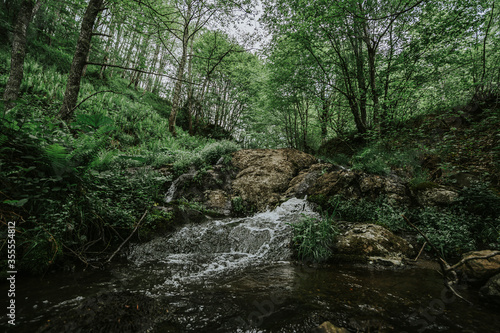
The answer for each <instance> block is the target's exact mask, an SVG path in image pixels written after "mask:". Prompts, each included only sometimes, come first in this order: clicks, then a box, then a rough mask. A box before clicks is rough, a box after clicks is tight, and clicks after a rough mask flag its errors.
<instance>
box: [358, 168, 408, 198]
mask: <svg viewBox="0 0 500 333" xmlns="http://www.w3.org/2000/svg"><path fill="white" fill-rule="evenodd" d="M359 187H360V190H361V193H362V195H363V196H365V197H366V196H369V197H370V198H372V199H376V198H377V197H378V196H380V195H385V196H386V197H387V199H388V200H389V202H390V203H392V204H409V203H410V198H409V196H408V193H407V190H406V188H407V187H406V184H405V183H404V182H403V180H402V179H401V178H400V177H398V176H397V175H395V174H390V175H389V176H385V177H383V176H379V175H369V174H362V175H361V176H360V180H359Z"/></svg>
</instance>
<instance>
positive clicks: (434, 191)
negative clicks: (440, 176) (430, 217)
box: [417, 186, 458, 207]
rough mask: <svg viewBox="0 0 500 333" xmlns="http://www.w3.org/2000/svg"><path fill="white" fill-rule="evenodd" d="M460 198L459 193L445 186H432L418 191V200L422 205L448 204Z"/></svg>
mask: <svg viewBox="0 0 500 333" xmlns="http://www.w3.org/2000/svg"><path fill="white" fill-rule="evenodd" d="M457 198H458V193H457V192H455V191H452V190H450V189H447V188H446V187H444V186H436V187H430V188H427V189H424V190H421V191H418V192H417V201H418V203H419V204H420V205H421V206H424V207H427V206H446V205H449V204H451V203H453V202H454V201H455V200H456V199H457Z"/></svg>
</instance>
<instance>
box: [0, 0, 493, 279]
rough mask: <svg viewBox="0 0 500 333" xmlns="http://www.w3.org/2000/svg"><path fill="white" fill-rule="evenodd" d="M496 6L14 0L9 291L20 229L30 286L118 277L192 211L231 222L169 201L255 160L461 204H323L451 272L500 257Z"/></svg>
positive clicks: (238, 199)
mask: <svg viewBox="0 0 500 333" xmlns="http://www.w3.org/2000/svg"><path fill="white" fill-rule="evenodd" d="M499 7H500V6H499V4H498V2H497V1H496V0H471V1H463V0H389V1H379V0H336V1H330V0H291V1H285V0H161V1H156V0H87V1H78V0H3V1H0V94H1V96H2V99H1V100H0V118H1V121H0V221H1V227H0V234H1V235H2V240H1V241H0V242H2V243H1V245H0V247H1V251H2V257H1V259H0V266H1V267H2V278H3V277H4V274H6V273H4V272H5V271H7V270H8V269H7V266H8V263H9V261H8V260H7V258H8V256H4V252H5V253H7V249H8V248H9V247H8V244H10V243H8V242H7V240H8V238H9V237H10V235H11V234H10V231H9V230H8V229H9V227H8V226H9V225H10V224H9V223H11V222H15V226H16V227H15V244H16V257H15V258H16V270H18V271H19V272H23V273H24V274H27V275H32V276H43V275H45V274H47V272H49V271H53V270H55V271H64V270H74V267H75V265H80V266H81V267H89V266H90V267H93V268H103V267H104V265H105V264H104V263H106V264H107V263H109V262H110V261H111V259H113V257H114V256H115V255H117V254H118V252H119V251H120V250H122V246H124V245H125V244H127V243H132V242H143V241H146V240H150V239H153V238H154V236H155V235H158V234H165V233H169V232H172V231H173V230H175V229H176V228H178V227H179V226H180V225H182V224H183V223H185V222H186V221H185V219H181V218H179V216H180V215H179V214H181V213H182V214H184V215H182V214H181V215H182V216H186V214H188V215H189V214H191V212H193V211H194V212H202V213H203V214H204V215H210V216H213V217H220V216H221V214H218V213H217V212H214V211H213V210H211V209H210V208H209V207H207V206H204V203H203V202H200V200H197V199H193V198H194V197H189V195H191V194H190V193H188V192H186V193H187V194H186V196H185V197H182V198H180V197H178V198H176V199H175V200H173V201H172V202H170V201H169V200H170V199H169V200H166V199H165V198H166V193H167V191H168V190H169V188H170V187H172V184H174V183H175V182H176V180H177V179H179V177H181V178H182V177H184V176H183V175H189V174H195V176H194V178H193V179H192V182H193V183H196V182H198V183H199V186H202V185H201V183H204V182H205V183H206V178H203V177H206V175H208V174H210V173H211V172H213V170H214V168H215V169H217V165H219V166H220V165H222V167H221V168H225V169H223V170H227V174H228V175H232V172H233V173H234V174H236V171H235V170H236V164H235V163H236V162H235V156H236V155H235V154H236V152H240V151H241V150H245V149H252V150H255V149H272V150H274V149H282V148H289V149H293V150H294V151H295V150H296V151H300V152H303V153H306V154H308V156H309V155H312V156H313V157H314V158H315V159H317V160H318V161H319V162H320V163H326V164H329V165H330V164H331V165H338V166H341V168H345V170H349V172H350V171H351V170H352V171H353V172H355V174H356V175H357V176H356V177H358V178H359V177H361V178H362V177H365V176H364V175H371V176H370V177H372V176H373V177H375V178H374V179H389V178H390V177H398V179H403V182H404V184H405V185H404V186H405V188H407V189H408V190H407V192H408V193H410V192H411V194H408V195H409V196H410V197H411V198H413V197H412V195H413V193H417V192H418V191H427V190H433V189H440V190H442V189H444V190H443V191H442V192H440V193H445V192H446V193H449V192H450V191H451V192H453V195H454V196H453V198H454V199H453V200H452V199H449V200H448V199H443V200H442V201H440V203H439V204H437V205H435V204H431V203H429V204H428V202H427V201H425V200H424V201H425V202H424V201H421V200H420V199H418V200H420V201H418V203H416V201H415V200H417V199H411V200H413V201H411V203H409V204H408V205H406V206H398V205H397V204H394V202H392V201H391V200H389V199H388V198H387V197H384V196H383V195H380V196H379V197H373V196H372V197H370V198H368V197H362V196H361V197H356V198H350V197H348V196H342V195H340V194H339V195H332V194H331V193H329V194H327V195H326V194H324V193H323V192H321V191H319V192H317V193H315V194H314V195H311V193H312V192H311V193H310V194H309V196H306V198H307V199H308V201H309V202H311V203H314V204H316V205H318V206H319V207H321V210H322V211H323V212H325V213H326V215H328V214H330V215H331V217H328V216H327V218H325V219H323V220H322V221H323V222H324V221H326V222H325V223H327V224H328V225H330V224H331V225H333V224H335V223H336V222H334V221H333V220H338V219H341V220H348V221H357V222H365V221H370V222H373V223H375V224H378V225H382V226H384V227H386V228H388V229H389V230H391V231H392V232H395V233H399V234H405V233H411V234H414V235H415V237H416V238H417V241H416V244H418V246H419V247H420V246H422V245H423V246H424V248H425V249H426V251H427V253H428V255H429V256H430V257H433V256H437V257H439V258H441V259H443V260H444V259H446V260H450V261H454V260H455V261H456V260H458V259H459V257H460V255H462V254H463V253H465V252H467V251H472V250H484V249H490V250H499V249H500V111H499V110H500V104H499V103H500V8H499ZM266 151H267V150H266ZM300 156H302V155H300ZM232 161H233V162H232ZM297 163H299V164H300V163H302V162H297ZM328 168H330V169H328ZM217 170H218V169H217ZM297 170H298V171H297V172H296V174H298V173H299V171H300V169H297ZM342 170H344V169H342ZM321 172H322V174H327V173H329V172H331V167H323V169H322V171H321ZM296 174H294V175H293V177H295V176H296ZM366 177H368V176H366ZM377 177H378V178H377ZM361 178H360V179H361ZM363 179H364V178H363ZM370 179H371V178H370ZM216 181H217V182H219V183H218V185H220V186H223V185H222V182H223V181H222V180H216ZM175 184H177V183H175ZM335 184H337V183H335ZM335 184H334V185H335ZM339 184H340V183H339ZM337 185H338V184H337ZM332 186H333V185H332ZM285 189H286V188H285ZM380 191H382V190H380ZM436 191H437V190H436ZM283 192H284V190H283ZM320 192H321V193H320ZM382 192H383V191H382ZM382 192H381V194H382ZM228 193H229V192H228ZM339 193H340V192H339ZM346 193H347V192H346ZM370 193H371V192H370ZM417 197H418V196H417V195H415V198H417ZM228 200H229V202H230V205H231V207H232V208H231V209H232V212H234V215H235V216H244V215H245V216H246V215H250V214H253V213H257V212H259V211H264V210H265V209H260V208H259V206H258V204H255V203H252V202H251V201H252V200H251V199H248V200H247V199H245V198H243V196H242V194H239V195H236V194H235V195H233V196H232V197H231V198H229V199H228ZM408 200H409V201H408V202H410V199H408ZM435 200H438V199H435ZM278 201H279V200H278ZM278 201H276V202H274V201H272V205H271V206H272V207H270V208H273V207H276V206H278V205H279V204H281V202H282V201H279V202H278ZM438 201H439V200H438ZM452 201H453V202H452ZM165 202H166V203H165ZM270 202H271V201H270ZM174 204H175V209H174V208H169V209H163V208H161V207H163V206H169V205H174ZM417 206H418V207H417ZM160 208H161V209H160ZM262 208H266V207H265V206H263V207H262ZM268 208H269V207H268ZM179 212H180V213H179ZM186 212H188V213H186ZM193 214H194V213H193ZM190 216H191V215H190ZM306 222H307V221H306ZM306 222H304V223H306ZM407 222H408V223H407ZM309 223H313V224H314V223H316V225H317V226H318V225H320V224H318V223H317V221H316V222H315V221H313V220H309ZM322 225H323V227H324V228H326V229H321V230H320V231H318V232H317V233H316V234H314V233H313V234H307V232H308V230H309V232H310V230H311V229H310V228H309V227H310V226H309V227H308V226H307V225H305V224H304V225H302V226H297V225H296V226H294V232H295V236H294V238H293V242H295V246H296V247H297V246H298V250H297V248H296V249H295V252H294V253H295V256H296V257H297V256H298V258H302V259H304V258H310V257H312V258H313V260H314V261H322V260H323V259H324V258H322V257H321V255H319V256H318V255H317V253H318V251H317V250H316V249H315V247H318V246H319V247H321V244H322V241H321V240H318V239H317V237H320V236H321V237H323V236H325V233H329V232H334V233H335V230H334V229H335V228H332V229H331V230H330V226H326V227H325V225H324V224H322ZM415 225H416V226H415ZM323 227H320V228H323ZM308 228H309V229H308ZM327 229H328V230H327ZM325 230H327V231H325ZM416 230H418V232H417V231H416ZM315 235H316V236H315ZM318 235H320V236H318ZM4 236H5V237H4ZM327 236H328V237H330V235H327ZM299 241H300V242H302V241H304V242H309V243H307V244H309V245H310V244H313V245H311V250H309V251H310V252H305V253H304V252H301V249H302V247H300V246H301V245H300V244H299V245H298V243H297V242H299ZM429 243H431V244H429ZM304 244H305V243H303V244H302V245H304ZM309 245H308V246H309ZM304 246H305V245H304ZM426 246H427V247H426ZM297 251H298V252H297ZM321 251H322V250H320V251H319V252H321ZM327 252H328V253H329V250H328V251H327ZM9 253H10V252H9ZM297 253H298V254H297ZM328 255H329V254H327V255H326V256H327V257H328Z"/></svg>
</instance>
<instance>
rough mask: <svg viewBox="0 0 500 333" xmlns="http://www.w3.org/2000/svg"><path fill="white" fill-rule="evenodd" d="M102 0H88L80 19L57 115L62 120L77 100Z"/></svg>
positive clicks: (70, 113)
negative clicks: (66, 81) (61, 101)
mask: <svg viewBox="0 0 500 333" xmlns="http://www.w3.org/2000/svg"><path fill="white" fill-rule="evenodd" d="M102 5H103V0H90V2H89V5H88V7H87V10H86V11H85V15H84V16H83V20H82V27H81V30H80V36H79V37H78V42H77V44H76V50H75V55H74V56H73V63H72V64H71V70H70V73H69V77H68V83H67V85H66V92H65V93H64V100H63V105H62V107H61V110H60V111H59V114H58V117H60V118H61V119H63V120H68V119H69V118H71V116H72V115H73V109H74V108H75V106H76V102H77V100H78V93H79V92H80V82H81V80H82V72H83V68H84V67H85V65H86V59H87V55H88V54H89V50H90V42H91V39H92V31H93V29H94V23H95V20H96V18H97V15H98V14H99V12H100V11H101V10H102Z"/></svg>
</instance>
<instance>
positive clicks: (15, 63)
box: [3, 0, 42, 110]
mask: <svg viewBox="0 0 500 333" xmlns="http://www.w3.org/2000/svg"><path fill="white" fill-rule="evenodd" d="M41 4H42V3H41V1H40V0H38V1H35V0H23V2H22V3H21V7H20V9H19V13H18V14H17V20H16V24H15V27H14V36H13V38H12V51H11V60H10V74H9V80H8V81H7V85H6V87H5V91H4V94H3V99H4V101H5V102H6V104H5V107H6V109H7V110H8V109H11V108H12V107H13V106H14V104H13V103H12V101H15V100H16V99H18V97H19V88H20V87H21V82H22V80H23V73H24V72H23V65H24V58H25V56H26V34H27V30H28V25H29V23H30V21H31V18H32V16H33V15H34V14H35V13H36V12H37V11H38V9H39V8H40V5H41Z"/></svg>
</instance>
